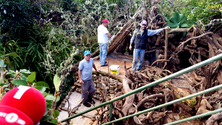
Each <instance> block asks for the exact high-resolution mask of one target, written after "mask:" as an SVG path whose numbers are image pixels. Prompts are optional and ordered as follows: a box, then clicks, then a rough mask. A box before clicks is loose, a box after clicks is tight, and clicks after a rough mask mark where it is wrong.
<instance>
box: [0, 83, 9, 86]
mask: <svg viewBox="0 0 222 125" xmlns="http://www.w3.org/2000/svg"><path fill="white" fill-rule="evenodd" d="M4 85H8V84H5V83H0V86H4Z"/></svg>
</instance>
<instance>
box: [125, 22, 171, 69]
mask: <svg viewBox="0 0 222 125" xmlns="http://www.w3.org/2000/svg"><path fill="white" fill-rule="evenodd" d="M146 27H147V21H146V20H143V21H142V22H141V28H140V29H136V30H135V31H134V33H133V36H132V38H131V40H130V46H129V49H130V50H132V44H133V42H135V48H134V50H133V63H132V71H133V72H135V70H140V69H141V68H142V64H143V58H144V55H145V50H146V44H147V43H148V40H147V39H148V36H152V35H155V34H157V33H159V32H161V31H163V30H165V29H170V27H165V28H161V29H158V30H147V29H146ZM138 58H139V63H138V66H137V68H136V64H137V61H138ZM150 63H151V62H150Z"/></svg>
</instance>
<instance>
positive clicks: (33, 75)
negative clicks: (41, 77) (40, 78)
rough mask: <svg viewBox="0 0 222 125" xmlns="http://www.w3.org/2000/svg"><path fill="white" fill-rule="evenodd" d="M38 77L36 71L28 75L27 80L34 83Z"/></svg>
mask: <svg viewBox="0 0 222 125" xmlns="http://www.w3.org/2000/svg"><path fill="white" fill-rule="evenodd" d="M35 78H36V72H32V73H31V74H30V75H29V76H28V77H27V82H30V83H33V82H34V81H35Z"/></svg>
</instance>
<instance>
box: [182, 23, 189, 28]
mask: <svg viewBox="0 0 222 125" xmlns="http://www.w3.org/2000/svg"><path fill="white" fill-rule="evenodd" d="M181 27H182V28H188V27H190V26H189V25H188V24H187V23H183V24H181Z"/></svg>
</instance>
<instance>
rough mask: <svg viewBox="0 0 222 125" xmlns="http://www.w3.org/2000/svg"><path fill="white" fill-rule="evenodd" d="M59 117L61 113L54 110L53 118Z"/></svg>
mask: <svg viewBox="0 0 222 125" xmlns="http://www.w3.org/2000/svg"><path fill="white" fill-rule="evenodd" d="M58 116H59V111H58V110H53V117H54V118H57V117H58Z"/></svg>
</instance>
